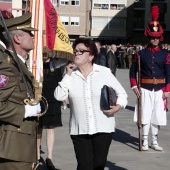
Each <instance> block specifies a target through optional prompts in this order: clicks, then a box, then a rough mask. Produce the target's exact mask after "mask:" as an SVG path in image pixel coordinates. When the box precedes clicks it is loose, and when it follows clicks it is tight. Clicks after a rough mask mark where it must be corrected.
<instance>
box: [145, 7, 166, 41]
mask: <svg viewBox="0 0 170 170" xmlns="http://www.w3.org/2000/svg"><path fill="white" fill-rule="evenodd" d="M151 15H152V21H150V22H149V23H148V26H147V28H146V30H145V32H144V35H145V36H152V37H160V41H163V36H162V34H163V29H162V26H161V25H160V23H159V21H158V18H159V7H158V6H152V8H151Z"/></svg>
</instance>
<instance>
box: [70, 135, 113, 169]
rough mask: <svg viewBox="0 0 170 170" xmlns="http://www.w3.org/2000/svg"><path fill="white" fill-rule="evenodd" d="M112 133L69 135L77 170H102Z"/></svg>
mask: <svg viewBox="0 0 170 170" xmlns="http://www.w3.org/2000/svg"><path fill="white" fill-rule="evenodd" d="M112 137H113V133H97V134H94V135H71V139H72V141H73V145H74V150H75V154H76V158H77V163H78V165H77V170H104V167H105V163H106V161H107V155H108V151H109V147H110V144H111V141H112Z"/></svg>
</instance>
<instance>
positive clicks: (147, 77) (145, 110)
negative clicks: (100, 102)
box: [130, 6, 170, 151]
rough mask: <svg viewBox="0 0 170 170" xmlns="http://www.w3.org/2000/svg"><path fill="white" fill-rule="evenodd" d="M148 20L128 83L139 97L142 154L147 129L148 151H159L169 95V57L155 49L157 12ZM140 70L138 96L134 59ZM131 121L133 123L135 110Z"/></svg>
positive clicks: (159, 30) (154, 9) (159, 37)
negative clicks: (142, 42)
mask: <svg viewBox="0 0 170 170" xmlns="http://www.w3.org/2000/svg"><path fill="white" fill-rule="evenodd" d="M151 14H152V19H153V21H151V22H149V24H148V27H147V28H146V30H145V32H144V35H145V36H147V38H148V46H147V47H146V48H145V49H143V50H141V51H139V52H138V53H137V54H136V56H135V57H134V59H133V62H132V66H131V68H130V83H131V87H132V89H133V91H134V93H135V94H136V96H137V97H139V96H140V95H141V105H142V106H141V107H142V113H141V116H142V117H141V120H142V138H143V146H142V150H145V151H146V150H148V148H149V147H148V134H149V129H150V127H151V135H152V141H151V148H152V149H154V150H156V151H162V150H163V148H162V147H161V146H159V144H158V142H157V138H158V131H159V129H160V126H161V125H162V126H165V125H166V123H167V120H166V107H167V98H168V97H169V95H170V93H169V92H170V54H168V52H166V51H165V50H163V49H161V48H160V46H159V43H160V41H162V40H163V36H162V34H163V29H162V27H161V25H160V23H159V22H158V21H157V18H158V15H159V8H158V7H157V6H153V7H152V12H151ZM139 57H140V66H141V78H140V79H141V82H140V84H141V92H139V89H138V88H137V75H136V74H137V71H138V59H139ZM134 121H137V106H136V108H135V115H134Z"/></svg>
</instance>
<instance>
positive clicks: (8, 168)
mask: <svg viewBox="0 0 170 170" xmlns="http://www.w3.org/2000/svg"><path fill="white" fill-rule="evenodd" d="M32 169H33V164H32V163H27V162H17V161H12V160H8V159H3V158H0V170H32Z"/></svg>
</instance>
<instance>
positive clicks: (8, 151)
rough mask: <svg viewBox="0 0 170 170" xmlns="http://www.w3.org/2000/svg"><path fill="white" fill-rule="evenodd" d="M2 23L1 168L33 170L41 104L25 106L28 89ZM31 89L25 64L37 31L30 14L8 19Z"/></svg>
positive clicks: (9, 28)
mask: <svg viewBox="0 0 170 170" xmlns="http://www.w3.org/2000/svg"><path fill="white" fill-rule="evenodd" d="M2 23H3V22H2V20H1V21H0V34H1V35H0V39H1V41H2V42H3V43H4V44H5V46H6V49H5V48H4V49H2V48H1V50H0V169H1V170H14V169H15V170H31V169H33V165H34V163H36V162H37V160H36V159H37V158H36V152H37V148H36V127H37V114H38V113H40V111H41V109H40V104H37V105H34V106H31V105H26V104H24V99H28V96H27V90H26V86H25V84H24V82H23V78H22V76H21V73H20V71H19V69H18V65H17V60H16V58H15V57H14V53H13V51H12V49H13V48H11V44H10V42H9V39H8V38H7V35H6V32H5V29H4V26H3V24H2ZM5 23H6V26H7V28H8V30H9V35H10V37H11V40H12V42H13V46H14V48H15V51H16V53H17V56H16V57H18V59H19V60H18V61H19V63H20V66H21V69H22V70H23V73H24V75H25V77H26V81H27V84H28V87H29V89H32V91H34V88H33V75H32V73H31V72H29V71H28V69H27V67H26V65H25V62H26V60H27V56H28V52H29V51H30V50H32V49H33V48H34V42H33V40H34V36H33V34H32V33H31V31H36V30H35V29H34V28H32V27H31V26H30V23H31V13H28V14H26V15H23V16H21V17H16V18H11V19H6V20H5Z"/></svg>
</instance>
